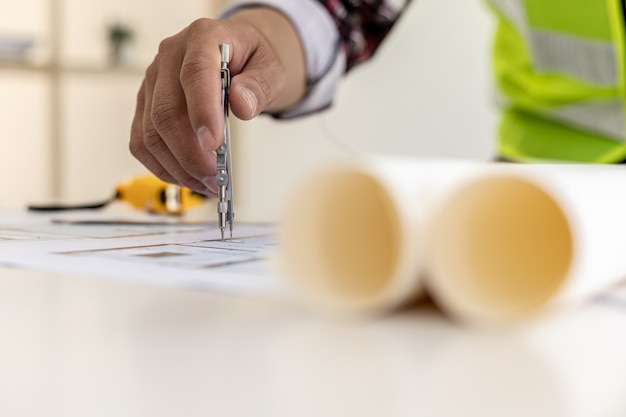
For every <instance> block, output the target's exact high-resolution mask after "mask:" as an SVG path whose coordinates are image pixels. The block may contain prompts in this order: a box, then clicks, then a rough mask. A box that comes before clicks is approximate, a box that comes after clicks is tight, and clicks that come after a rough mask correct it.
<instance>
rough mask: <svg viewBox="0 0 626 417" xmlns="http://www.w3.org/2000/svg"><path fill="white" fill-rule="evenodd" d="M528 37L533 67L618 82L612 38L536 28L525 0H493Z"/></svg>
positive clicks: (598, 82) (599, 83)
mask: <svg viewBox="0 0 626 417" xmlns="http://www.w3.org/2000/svg"><path fill="white" fill-rule="evenodd" d="M489 1H490V2H491V3H492V4H493V6H494V7H496V8H497V9H498V10H500V12H501V13H502V14H503V15H504V16H505V17H506V19H507V20H509V21H510V22H511V23H512V24H513V25H514V26H515V27H516V29H517V30H518V31H519V32H520V34H521V35H522V36H523V37H524V38H525V39H526V43H527V45H528V48H529V52H530V56H531V61H532V65H533V69H534V70H535V71H537V72H538V73H554V74H560V75H565V76H569V77H572V78H575V79H578V80H580V81H582V82H586V83H589V84H592V85H597V86H611V85H616V84H617V83H618V73H617V57H616V54H615V50H614V47H613V44H612V43H611V42H608V41H599V40H594V39H585V38H582V37H579V36H574V35H567V34H564V33H559V32H556V31H550V30H543V29H533V28H531V27H530V25H529V24H528V19H527V17H526V6H525V1H524V0H489Z"/></svg>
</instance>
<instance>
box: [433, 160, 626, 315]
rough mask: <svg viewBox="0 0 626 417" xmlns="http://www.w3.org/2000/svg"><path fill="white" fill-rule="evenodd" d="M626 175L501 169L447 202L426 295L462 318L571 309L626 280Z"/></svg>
mask: <svg viewBox="0 0 626 417" xmlns="http://www.w3.org/2000/svg"><path fill="white" fill-rule="evenodd" d="M625 186H626V170H624V169H623V167H619V166H592V165H556V164H554V165H550V164H546V165H515V166H514V165H504V164H499V165H494V166H492V167H490V168H489V169H487V170H486V171H483V172H480V173H477V175H473V176H470V177H469V178H466V179H464V181H463V182H462V183H459V184H457V187H456V188H454V189H449V190H448V191H449V193H448V196H447V197H442V198H441V199H440V204H441V206H440V207H439V208H438V209H436V216H435V218H434V226H433V229H432V245H431V247H430V254H429V258H428V259H429V265H428V270H429V272H428V276H429V278H428V284H427V285H428V288H429V291H430V292H431V294H432V296H433V298H434V299H435V300H436V301H437V303H438V304H439V305H440V306H441V307H442V308H443V309H445V310H447V311H449V312H450V313H451V314H452V315H454V316H456V317H458V318H460V319H461V320H464V321H469V322H474V323H481V324H488V325H489V324H499V323H503V322H510V321H512V320H513V321H514V320H519V319H523V318H526V317H529V316H531V315H533V314H536V313H538V312H541V311H544V310H545V309H546V308H549V307H554V308H557V307H559V306H565V305H572V304H573V303H579V302H581V301H583V300H585V299H589V298H591V297H593V296H594V295H597V294H598V293H600V292H602V291H604V290H606V289H608V288H609V287H611V286H612V285H615V284H616V283H617V282H618V281H620V280H622V279H624V277H626V192H624V187H625Z"/></svg>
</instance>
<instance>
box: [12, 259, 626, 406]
mask: <svg viewBox="0 0 626 417" xmlns="http://www.w3.org/2000/svg"><path fill="white" fill-rule="evenodd" d="M611 304H612V302H607V301H606V300H605V301H604V302H594V303H591V304H590V305H588V306H586V307H584V308H582V309H578V310H575V311H569V312H567V313H566V314H563V315H555V316H553V317H551V318H549V319H546V320H542V321H541V322H538V323H534V324H533V325H530V326H527V327H526V328H524V329H517V330H515V331H511V332H508V333H506V334H505V333H498V334H494V333H491V332H478V331H469V330H467V329H462V328H460V327H458V326H456V325H454V324H452V323H451V322H450V321H448V320H447V319H446V318H444V317H442V316H441V315H440V314H439V313H438V312H436V311H435V310H433V309H432V308H430V307H428V306H420V307H417V308H414V309H411V310H406V311H404V312H400V313H398V314H396V315H394V316H391V317H386V318H382V319H378V320H371V321H363V322H352V323H337V322H329V321H324V320H321V319H320V318H314V317H312V316H309V315H308V314H307V313H305V312H303V311H301V310H299V309H298V308H296V307H295V306H290V305H286V304H279V303H277V302H270V301H263V300H261V299H253V298H244V297H238V296H226V295H220V294H214V293H207V292H192V291H187V290H180V289H172V288H166V287H158V286H150V285H146V284H137V283H128V282H123V281H117V280H107V279H94V278H91V277H86V276H67V275H60V274H51V273H45V272H35V271H26V270H18V269H2V268H0V338H1V341H0V416H7V417H9V416H10V417H14V416H46V417H52V416H63V417H72V416H80V417H85V416H150V417H156V416H186V417H190V416H289V417H292V416H364V417H367V416H418V415H419V416H481V417H485V416H507V417H515V416H523V417H529V416H534V417H538V416H549V417H560V416H594V417H597V416H621V415H624V413H626V396H625V395H624V392H625V391H624V390H625V389H626V388H625V387H626V309H625V308H624V307H623V306H622V305H620V304H616V305H611Z"/></svg>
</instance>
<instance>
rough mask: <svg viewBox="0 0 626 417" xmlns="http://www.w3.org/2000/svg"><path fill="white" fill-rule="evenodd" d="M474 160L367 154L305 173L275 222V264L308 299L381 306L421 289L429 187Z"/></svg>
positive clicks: (323, 304) (349, 308)
mask: <svg viewBox="0 0 626 417" xmlns="http://www.w3.org/2000/svg"><path fill="white" fill-rule="evenodd" d="M476 165H477V164H474V163H470V162H465V161H463V162H461V161H445V162H444V161H428V160H417V159H409V158H404V159H403V158H391V157H387V158H385V157H381V158H370V159H365V160H360V161H357V162H351V163H346V164H339V165H337V166H334V167H331V168H328V169H325V170H323V171H320V172H317V173H315V174H314V175H312V176H311V177H310V178H308V179H307V180H306V181H305V182H304V183H302V184H300V187H299V188H298V189H297V190H296V192H295V193H294V194H293V195H292V196H291V199H290V201H289V203H288V204H287V208H286V210H285V214H284V216H283V222H282V224H281V230H280V244H281V249H280V251H279V254H280V265H281V267H282V269H283V273H284V275H285V277H286V278H287V279H288V281H289V282H290V283H291V284H294V286H295V288H296V289H298V290H299V291H298V293H299V294H301V295H303V296H304V298H305V300H306V301H307V302H309V304H311V305H313V306H315V307H318V308H321V309H324V310H329V311H332V312H343V313H380V312H386V311H389V310H391V309H393V308H396V307H398V306H399V305H402V304H404V303H406V302H408V301H409V300H411V299H414V298H416V297H417V296H418V295H419V294H420V293H421V292H422V288H423V286H422V276H421V272H422V270H423V266H424V264H425V257H424V256H425V253H426V252H425V245H426V244H427V240H428V238H427V233H428V232H427V229H428V227H427V222H428V219H429V218H430V217H431V212H430V211H431V207H432V206H433V204H432V201H430V197H429V190H430V189H432V187H433V186H435V185H438V186H439V187H440V188H445V185H444V184H451V183H457V182H458V181H459V179H460V178H464V177H465V176H466V175H467V174H466V173H467V172H468V171H471V170H472V169H474V167H475V166H476Z"/></svg>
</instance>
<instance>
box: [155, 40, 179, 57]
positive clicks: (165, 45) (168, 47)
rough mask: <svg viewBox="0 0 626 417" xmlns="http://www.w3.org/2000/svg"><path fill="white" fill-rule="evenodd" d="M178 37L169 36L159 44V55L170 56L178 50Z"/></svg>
mask: <svg viewBox="0 0 626 417" xmlns="http://www.w3.org/2000/svg"><path fill="white" fill-rule="evenodd" d="M177 44H178V43H177V41H176V36H169V37H167V38H165V39H163V40H162V41H161V42H159V48H158V51H159V55H163V54H168V53H169V52H170V51H172V50H173V49H176V48H177Z"/></svg>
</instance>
